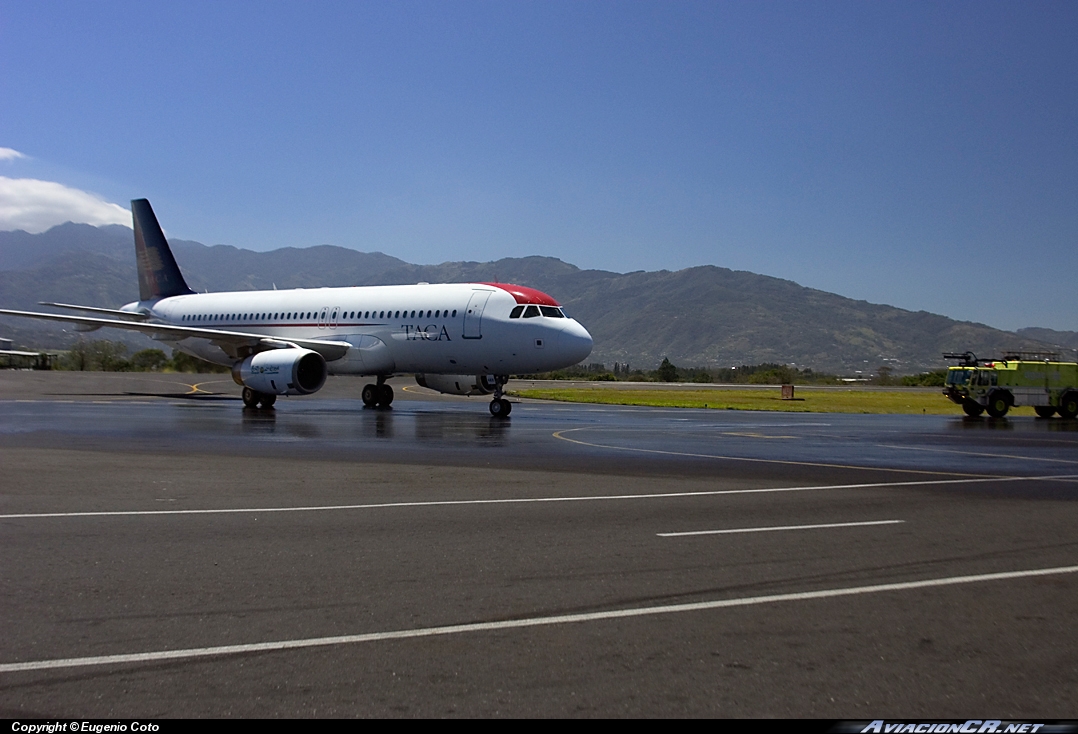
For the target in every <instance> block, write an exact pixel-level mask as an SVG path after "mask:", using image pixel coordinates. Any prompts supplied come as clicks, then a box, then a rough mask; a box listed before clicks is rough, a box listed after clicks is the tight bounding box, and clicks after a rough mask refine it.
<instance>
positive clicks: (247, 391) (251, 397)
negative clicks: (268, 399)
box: [240, 387, 260, 408]
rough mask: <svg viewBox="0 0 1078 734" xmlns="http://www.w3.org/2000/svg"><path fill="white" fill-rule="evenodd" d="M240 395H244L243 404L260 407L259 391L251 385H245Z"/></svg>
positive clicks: (249, 406)
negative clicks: (250, 386)
mask: <svg viewBox="0 0 1078 734" xmlns="http://www.w3.org/2000/svg"><path fill="white" fill-rule="evenodd" d="M240 395H241V396H242V397H243V404H244V405H246V406H247V407H248V408H257V407H258V398H259V397H260V396H259V394H258V393H257V392H255V391H254V390H252V389H251V388H249V387H245V388H243V392H242V393H240Z"/></svg>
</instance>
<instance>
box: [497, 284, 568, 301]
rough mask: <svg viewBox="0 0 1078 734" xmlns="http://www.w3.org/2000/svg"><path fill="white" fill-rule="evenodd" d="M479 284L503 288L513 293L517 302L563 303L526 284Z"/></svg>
mask: <svg viewBox="0 0 1078 734" xmlns="http://www.w3.org/2000/svg"><path fill="white" fill-rule="evenodd" d="M477 285H489V286H493V287H495V288H501V289H502V290H503V291H505V292H506V293H509V294H510V295H512V296H513V298H515V299H517V303H534V304H537V305H539V306H560V305H561V304H560V303H558V302H557V301H555V300H554V299H553V298H551V297H550V296H548V295H547V294H546V293H543V292H542V291H537V290H535V289H534V288H528V287H527V286H524V285H513V284H512V283H477Z"/></svg>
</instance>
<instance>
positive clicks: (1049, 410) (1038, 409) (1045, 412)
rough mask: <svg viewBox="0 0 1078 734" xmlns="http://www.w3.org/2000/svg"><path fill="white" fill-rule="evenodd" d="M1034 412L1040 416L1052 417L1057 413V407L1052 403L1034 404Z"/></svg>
mask: <svg viewBox="0 0 1078 734" xmlns="http://www.w3.org/2000/svg"><path fill="white" fill-rule="evenodd" d="M1033 412H1034V413H1036V414H1037V416H1038V417H1039V418H1051V417H1052V416H1053V415H1055V414H1056V409H1055V408H1053V407H1052V406H1051V405H1034V406H1033Z"/></svg>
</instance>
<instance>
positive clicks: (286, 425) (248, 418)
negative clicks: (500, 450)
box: [186, 407, 512, 446]
mask: <svg viewBox="0 0 1078 734" xmlns="http://www.w3.org/2000/svg"><path fill="white" fill-rule="evenodd" d="M186 417H188V418H190V417H191V415H190V414H187V416H186ZM201 417H205V416H201ZM323 417H324V416H317V417H314V416H310V415H308V414H306V413H297V412H291V411H288V412H282V411H277V410H275V409H272V408H271V409H269V410H266V409H263V408H244V409H243V410H242V413H241V420H240V427H241V429H242V434H243V435H244V436H250V437H260V438H270V439H298V440H332V441H355V440H360V441H364V440H370V439H378V440H392V439H406V440H409V441H416V442H419V443H439V444H461V445H472V444H478V445H483V446H498V445H501V444H502V443H504V441H505V439H506V438H507V437H508V436H509V431H510V430H511V427H512V422H511V421H508V420H504V419H498V418H493V417H491V416H489V415H486V414H480V413H472V412H463V411H459V410H458V411H446V410H440V411H439V410H423V411H401V410H400V409H398V410H396V411H395V410H394V409H393V408H392V407H389V408H376V409H371V408H364V409H361V410H358V411H356V412H354V413H349V415H348V418H347V421H346V424H347V425H346V427H340V426H338V427H332V428H331V426H334V424H336V423H337V422H338V419H339V418H341V417H342V414H341V413H339V412H334V413H333V414H332V417H331V418H330V419H329V420H321V418H323ZM220 418H221V421H220V425H218V426H217V427H218V428H225V429H226V430H227V424H228V414H225V415H223V416H220ZM197 422H198V423H199V424H202V428H203V429H205V428H210V429H211V430H212V428H213V425H212V423H204V422H203V421H202V420H198V421H197ZM187 427H188V429H189V430H199V427H198V426H196V425H192V424H191V423H190V422H188V424H187Z"/></svg>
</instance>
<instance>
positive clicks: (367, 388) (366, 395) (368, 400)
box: [360, 385, 378, 408]
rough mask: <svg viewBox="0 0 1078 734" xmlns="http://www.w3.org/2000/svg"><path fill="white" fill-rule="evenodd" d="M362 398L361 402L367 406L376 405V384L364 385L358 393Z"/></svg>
mask: <svg viewBox="0 0 1078 734" xmlns="http://www.w3.org/2000/svg"><path fill="white" fill-rule="evenodd" d="M360 396H361V397H362V398H363V404H364V405H366V406H367V407H368V408H373V407H374V406H376V405H378V386H377V385H364V386H363V392H362V393H360Z"/></svg>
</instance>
